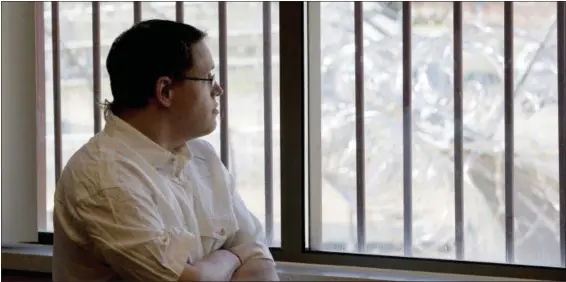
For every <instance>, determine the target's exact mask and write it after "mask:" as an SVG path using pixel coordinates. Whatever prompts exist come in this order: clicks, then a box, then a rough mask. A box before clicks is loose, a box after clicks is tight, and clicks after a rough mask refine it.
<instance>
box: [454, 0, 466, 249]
mask: <svg viewBox="0 0 566 282" xmlns="http://www.w3.org/2000/svg"><path fill="white" fill-rule="evenodd" d="M453 20H454V26H453V28H454V210H455V211H454V212H455V216H454V219H455V222H454V226H455V239H456V240H455V241H456V259H458V260H463V259H464V181H463V179H464V178H463V170H464V165H463V159H462V157H463V140H462V137H463V122H464V121H463V116H462V84H463V80H462V79H463V78H462V76H463V66H462V2H454V14H453Z"/></svg>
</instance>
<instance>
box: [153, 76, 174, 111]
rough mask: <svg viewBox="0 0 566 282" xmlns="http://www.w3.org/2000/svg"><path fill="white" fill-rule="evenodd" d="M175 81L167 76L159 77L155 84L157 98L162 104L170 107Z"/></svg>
mask: <svg viewBox="0 0 566 282" xmlns="http://www.w3.org/2000/svg"><path fill="white" fill-rule="evenodd" d="M172 84H173V81H172V80H171V79H170V78H169V77H166V76H163V77H160V78H159V79H157V82H156V84H155V99H156V100H157V101H158V102H159V104H160V105H162V106H164V107H170V106H171V104H172V99H173V91H172V89H171V87H172Z"/></svg>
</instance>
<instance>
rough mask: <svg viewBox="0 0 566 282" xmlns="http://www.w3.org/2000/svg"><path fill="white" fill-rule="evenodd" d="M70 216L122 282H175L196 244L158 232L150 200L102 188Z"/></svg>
mask: <svg viewBox="0 0 566 282" xmlns="http://www.w3.org/2000/svg"><path fill="white" fill-rule="evenodd" d="M76 212H77V215H78V217H79V218H80V221H81V223H82V224H83V226H84V229H85V232H86V233H87V236H88V238H89V239H91V240H92V244H93V247H94V249H95V251H96V252H97V253H99V254H101V255H102V257H104V259H105V260H106V262H107V263H108V264H109V265H110V266H111V267H112V268H113V269H114V270H115V271H116V272H117V273H118V274H119V275H121V276H122V278H123V279H125V280H133V281H177V280H178V278H179V276H180V275H181V273H182V271H183V269H184V267H185V264H186V262H187V260H188V259H189V255H190V248H191V247H192V246H194V245H195V244H196V242H197V240H196V238H195V236H194V235H193V234H191V233H189V232H187V231H185V230H184V229H182V228H170V229H167V228H165V227H164V225H163V222H162V220H161V218H160V216H159V214H158V213H157V212H158V210H157V207H156V205H155V203H154V202H153V200H152V199H151V196H150V195H147V194H145V193H142V192H139V193H135V192H134V193H132V192H131V191H126V190H124V189H122V188H119V187H116V188H107V189H104V190H101V191H100V192H98V193H97V194H95V195H93V196H90V197H88V198H86V199H83V200H82V201H80V202H79V203H78V204H77V206H76Z"/></svg>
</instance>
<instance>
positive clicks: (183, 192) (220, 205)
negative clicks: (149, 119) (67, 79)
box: [53, 114, 272, 281]
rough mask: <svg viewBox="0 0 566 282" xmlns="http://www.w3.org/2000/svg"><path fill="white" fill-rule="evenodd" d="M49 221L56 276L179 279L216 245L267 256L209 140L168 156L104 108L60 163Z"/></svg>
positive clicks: (257, 229)
mask: <svg viewBox="0 0 566 282" xmlns="http://www.w3.org/2000/svg"><path fill="white" fill-rule="evenodd" d="M53 224H54V242H53V279H54V281H78V280H82V281H89V280H116V279H125V280H138V281H142V280H143V281H177V279H178V277H179V275H180V274H181V272H182V271H183V268H184V265H185V263H189V264H191V263H194V262H196V261H198V260H200V259H202V258H203V257H205V256H207V255H208V254H210V253H211V252H213V251H215V250H218V249H220V248H223V249H228V250H230V251H232V252H233V253H234V254H236V255H237V256H238V257H239V258H240V260H242V262H243V263H245V262H246V261H247V260H250V259H254V258H266V259H271V260H272V257H271V254H270V252H269V248H268V247H267V246H266V245H265V243H264V232H263V229H262V227H261V224H260V222H259V221H258V219H257V218H256V217H255V216H254V215H253V214H252V213H251V212H250V211H249V210H248V209H247V208H246V206H245V205H244V202H243V201H242V199H241V198H240V196H239V194H238V192H237V190H236V189H235V188H234V181H233V180H232V178H231V175H230V173H229V172H228V171H227V170H226V168H225V167H224V166H223V164H222V162H221V161H220V160H219V158H218V156H217V155H216V153H215V151H214V149H213V148H212V146H211V145H210V144H209V143H207V142H206V141H204V140H192V141H189V142H187V145H186V146H183V148H182V149H181V150H179V151H178V152H176V153H171V152H169V151H167V150H165V149H163V148H162V147H160V146H158V145H157V144H155V143H154V142H153V141H151V140H150V139H149V138H147V137H146V136H144V135H143V134H141V133H140V132H139V131H137V130H136V129H134V128H133V127H131V126H130V125H129V124H127V123H126V122H124V121H123V120H121V119H120V118H118V117H116V116H114V115H111V114H110V115H109V116H108V118H107V124H106V127H105V129H104V130H103V131H102V132H101V133H99V134H98V135H96V136H94V137H93V138H92V139H91V140H90V141H89V142H88V143H87V144H86V145H85V146H83V147H82V148H81V149H79V150H78V151H77V153H76V154H75V155H74V156H73V157H72V158H71V159H70V160H69V162H68V164H67V166H66V167H65V169H64V170H63V173H62V175H61V177H60V179H59V182H58V183H57V188H56V192H55V209H54V218H53Z"/></svg>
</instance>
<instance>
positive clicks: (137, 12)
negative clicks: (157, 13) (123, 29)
mask: <svg viewBox="0 0 566 282" xmlns="http://www.w3.org/2000/svg"><path fill="white" fill-rule="evenodd" d="M141 16H142V3H141V2H140V1H134V24H137V23H139V22H141Z"/></svg>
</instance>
